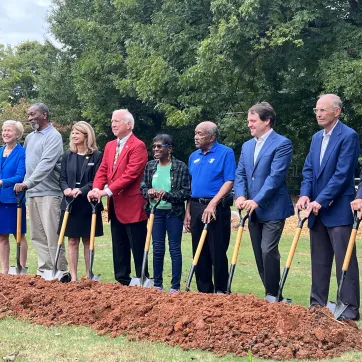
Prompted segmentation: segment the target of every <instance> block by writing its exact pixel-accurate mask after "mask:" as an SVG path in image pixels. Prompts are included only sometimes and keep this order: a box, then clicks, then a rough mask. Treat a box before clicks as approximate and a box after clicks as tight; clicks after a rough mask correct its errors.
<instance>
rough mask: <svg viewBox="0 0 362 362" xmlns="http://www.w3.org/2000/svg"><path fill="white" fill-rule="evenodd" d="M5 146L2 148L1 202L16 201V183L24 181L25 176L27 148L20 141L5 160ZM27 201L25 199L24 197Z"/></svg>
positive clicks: (0, 172)
mask: <svg viewBox="0 0 362 362" xmlns="http://www.w3.org/2000/svg"><path fill="white" fill-rule="evenodd" d="M4 149H5V146H3V147H1V148H0V180H2V181H3V187H0V202H3V203H16V198H15V193H14V185H15V184H16V183H18V182H23V180H24V176H25V148H23V147H22V146H21V145H20V144H19V143H18V144H17V145H16V146H15V147H14V149H13V150H12V151H11V153H10V155H9V156H8V157H6V158H5V160H4V161H3V153H4ZM24 202H25V199H24Z"/></svg>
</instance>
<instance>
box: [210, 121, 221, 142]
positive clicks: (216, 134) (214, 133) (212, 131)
mask: <svg viewBox="0 0 362 362" xmlns="http://www.w3.org/2000/svg"><path fill="white" fill-rule="evenodd" d="M208 131H209V135H210V136H212V137H215V139H218V138H219V136H220V131H219V129H218V128H217V125H216V124H215V126H214V127H210V128H209V130H208Z"/></svg>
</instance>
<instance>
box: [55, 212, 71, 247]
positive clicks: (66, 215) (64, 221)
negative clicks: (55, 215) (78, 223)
mask: <svg viewBox="0 0 362 362" xmlns="http://www.w3.org/2000/svg"><path fill="white" fill-rule="evenodd" d="M68 217H69V211H66V212H65V213H64V218H63V222H62V228H61V229H60V233H59V238H58V245H62V244H63V239H64V234H65V228H66V227H67V222H68Z"/></svg>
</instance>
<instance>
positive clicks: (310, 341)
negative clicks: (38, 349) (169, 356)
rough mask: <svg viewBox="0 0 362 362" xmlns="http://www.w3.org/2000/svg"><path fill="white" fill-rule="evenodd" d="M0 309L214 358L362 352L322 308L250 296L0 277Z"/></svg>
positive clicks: (359, 336)
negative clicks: (189, 350)
mask: <svg viewBox="0 0 362 362" xmlns="http://www.w3.org/2000/svg"><path fill="white" fill-rule="evenodd" d="M0 306H1V307H0V318H2V317H4V316H14V317H16V318H19V319H23V320H26V321H32V322H34V323H38V324H43V325H45V326H51V325H68V324H74V325H84V326H90V327H91V328H93V329H95V330H96V331H97V332H98V333H99V334H110V335H111V336H118V335H120V334H126V335H128V337H129V338H130V339H147V340H149V341H160V342H165V343H167V344H169V345H171V346H175V345H178V346H181V347H182V348H184V349H202V350H206V351H211V352H214V353H215V354H217V355H219V356H220V355H224V354H226V353H234V354H235V355H246V354H247V353H248V350H251V352H252V354H253V355H254V356H258V357H261V358H273V359H277V360H283V359H292V358H311V359H312V358H313V359H317V358H325V357H336V356H339V355H341V354H342V353H343V352H345V351H349V350H362V332H361V331H360V330H358V329H357V328H356V325H355V323H354V322H350V323H342V322H338V321H336V320H335V319H334V318H333V317H332V315H331V314H330V313H329V312H328V310H327V309H325V308H318V309H316V310H313V311H309V310H307V309H305V308H303V307H301V306H297V305H294V306H291V305H288V304H284V303H268V302H266V301H264V300H261V299H258V298H257V297H255V296H253V295H247V296H245V295H241V294H232V295H217V294H201V293H195V292H189V293H186V292H182V293H177V294H172V295H169V294H166V293H163V292H159V291H157V290H155V289H143V288H139V287H125V286H122V285H119V284H111V283H99V282H92V281H89V280H87V279H82V280H81V281H80V282H77V283H69V284H62V283H60V282H58V281H52V282H49V281H45V280H43V279H40V277H35V276H27V275H26V276H1V277H0Z"/></svg>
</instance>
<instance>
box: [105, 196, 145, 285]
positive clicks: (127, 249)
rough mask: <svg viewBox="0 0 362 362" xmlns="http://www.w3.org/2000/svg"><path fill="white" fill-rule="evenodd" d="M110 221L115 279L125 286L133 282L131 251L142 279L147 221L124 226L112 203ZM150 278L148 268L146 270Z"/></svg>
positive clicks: (138, 275)
mask: <svg viewBox="0 0 362 362" xmlns="http://www.w3.org/2000/svg"><path fill="white" fill-rule="evenodd" d="M109 207H110V220H111V234H112V250H113V267H114V277H115V279H116V280H117V281H118V282H119V283H121V284H124V285H129V282H130V281H131V278H130V273H131V249H132V253H133V260H134V264H135V269H136V276H137V278H140V277H141V271H142V261H143V252H144V247H145V241H146V234H147V220H143V221H139V222H135V223H131V224H122V223H121V222H120V221H119V220H118V219H117V217H116V214H115V212H114V205H113V202H112V200H111V202H110V205H109ZM145 274H146V277H147V278H148V277H149V274H148V266H147V265H146V269H145Z"/></svg>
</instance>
